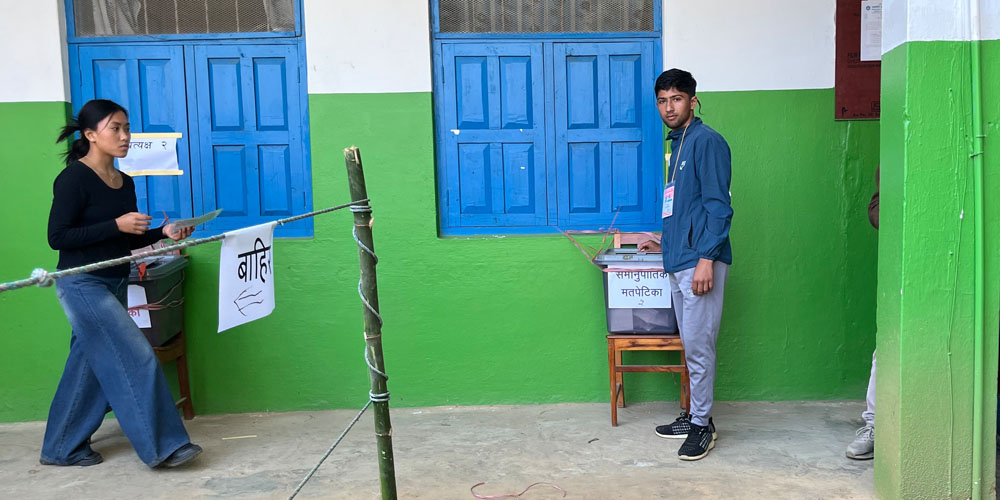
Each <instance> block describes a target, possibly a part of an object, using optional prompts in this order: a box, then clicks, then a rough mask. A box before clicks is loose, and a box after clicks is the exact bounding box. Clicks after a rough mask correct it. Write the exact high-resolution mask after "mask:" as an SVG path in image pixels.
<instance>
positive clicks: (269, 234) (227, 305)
mask: <svg viewBox="0 0 1000 500" xmlns="http://www.w3.org/2000/svg"><path fill="white" fill-rule="evenodd" d="M274 226H275V223H274V222H269V223H267V224H260V225H258V226H253V227H248V228H245V229H240V230H238V231H233V232H231V233H226V238H225V239H224V240H222V253H221V255H220V256H219V331H220V332H222V331H224V330H228V329H230V328H233V327H234V326H239V325H242V324H244V323H249V322H251V321H253V320H256V319H260V318H263V317H264V316H267V315H268V314H271V311H274Z"/></svg>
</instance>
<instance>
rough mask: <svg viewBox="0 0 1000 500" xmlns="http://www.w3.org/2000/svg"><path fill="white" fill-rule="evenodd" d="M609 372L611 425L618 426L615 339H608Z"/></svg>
mask: <svg viewBox="0 0 1000 500" xmlns="http://www.w3.org/2000/svg"><path fill="white" fill-rule="evenodd" d="M608 373H609V375H610V379H611V426H612V427H617V426H618V405H617V404H616V403H617V401H616V400H617V398H618V388H617V387H615V385H616V380H615V341H614V339H608Z"/></svg>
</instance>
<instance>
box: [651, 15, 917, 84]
mask: <svg viewBox="0 0 1000 500" xmlns="http://www.w3.org/2000/svg"><path fill="white" fill-rule="evenodd" d="M929 1H930V0H929ZM835 13H836V1H835V0H805V1H798V2H788V1H782V0H753V1H748V0H698V1H697V2H692V1H690V0H663V61H664V68H665V69H670V68H681V69H685V70H688V71H690V72H691V73H692V74H693V75H694V77H695V79H696V80H698V90H699V91H701V90H706V91H713V90H716V91H718V90H778V89H822V88H832V87H833V85H834V58H835V45H834V43H835V40H834V35H835V25H834V15H835Z"/></svg>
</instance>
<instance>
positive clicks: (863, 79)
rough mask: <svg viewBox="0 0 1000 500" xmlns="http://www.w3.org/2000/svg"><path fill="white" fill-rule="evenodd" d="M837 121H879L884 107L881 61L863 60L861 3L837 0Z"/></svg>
mask: <svg viewBox="0 0 1000 500" xmlns="http://www.w3.org/2000/svg"><path fill="white" fill-rule="evenodd" d="M836 23H837V35H836V37H837V58H836V75H835V77H834V80H835V83H834V86H835V88H836V90H835V93H836V98H835V103H836V109H835V110H834V118H835V119H837V120H877V119H878V118H879V112H880V105H881V78H882V62H881V61H862V60H861V0H837V17H836Z"/></svg>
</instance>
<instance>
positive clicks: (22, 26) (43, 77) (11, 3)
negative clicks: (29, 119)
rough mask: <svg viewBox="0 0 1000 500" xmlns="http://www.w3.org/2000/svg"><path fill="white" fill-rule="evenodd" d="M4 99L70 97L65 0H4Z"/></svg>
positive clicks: (0, 74)
mask: <svg viewBox="0 0 1000 500" xmlns="http://www.w3.org/2000/svg"><path fill="white" fill-rule="evenodd" d="M0 54H3V69H2V70H0V102H26V101H27V102H39V101H69V78H68V73H67V71H66V67H67V59H66V22H65V17H64V14H63V2H62V0H32V1H25V0H0Z"/></svg>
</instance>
